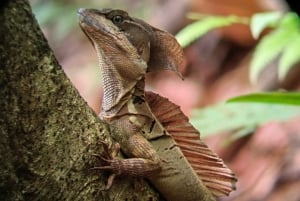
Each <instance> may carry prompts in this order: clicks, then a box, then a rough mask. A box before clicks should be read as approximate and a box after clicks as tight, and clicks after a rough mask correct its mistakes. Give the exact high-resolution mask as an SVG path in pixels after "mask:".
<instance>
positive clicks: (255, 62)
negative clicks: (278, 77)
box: [250, 29, 293, 84]
mask: <svg viewBox="0 0 300 201" xmlns="http://www.w3.org/2000/svg"><path fill="white" fill-rule="evenodd" d="M292 35H293V33H292V32H290V31H289V30H286V29H277V30H275V31H273V32H272V33H270V34H268V35H267V36H265V37H264V38H263V39H262V40H261V42H260V43H259V44H258V45H257V46H256V48H255V51H254V53H253V58H252V60H251V63H250V81H251V82H252V83H253V84H255V83H256V82H257V80H258V77H259V74H260V73H261V71H262V70H263V69H264V67H265V65H266V64H268V63H269V62H271V61H272V60H273V59H275V58H276V56H278V55H279V53H281V52H282V50H283V49H284V47H285V46H286V45H288V44H289V42H290V40H291V36H292Z"/></svg>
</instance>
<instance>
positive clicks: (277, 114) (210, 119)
mask: <svg viewBox="0 0 300 201" xmlns="http://www.w3.org/2000/svg"><path fill="white" fill-rule="evenodd" d="M299 115H300V107H296V106H288V105H276V104H260V103H232V104H218V105H215V106H211V107H207V108H204V109H198V110H195V111H194V112H193V114H192V116H191V118H190V121H191V123H192V124H193V125H194V126H195V127H196V128H197V129H198V130H199V131H200V133H201V137H207V136H211V135H214V134H217V133H219V132H226V131H236V132H237V131H239V130H242V129H246V130H247V129H248V131H249V129H250V130H251V128H255V127H257V126H260V125H262V124H264V123H266V122H269V121H274V120H277V121H278V120H287V119H289V118H292V117H295V116H299ZM249 132H250V131H249ZM240 134H241V133H240ZM242 134H245V130H244V131H243V132H242ZM242 134H241V135H242Z"/></svg>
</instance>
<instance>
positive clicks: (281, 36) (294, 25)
mask: <svg viewBox="0 0 300 201" xmlns="http://www.w3.org/2000/svg"><path fill="white" fill-rule="evenodd" d="M188 17H189V18H192V19H198V21H196V22H194V23H192V24H190V25H188V26H187V27H185V28H184V29H182V30H181V31H180V32H179V33H178V34H177V36H176V38H177V39H178V41H179V43H180V44H181V45H182V46H183V47H186V46H187V45H189V44H190V43H192V42H193V41H195V40H196V39H197V38H199V37H201V36H203V35H204V34H206V33H207V32H209V31H211V30H213V29H216V28H218V27H224V26H230V25H232V24H233V23H243V24H248V25H249V26H250V29H251V32H252V35H253V37H254V38H258V37H259V36H260V34H261V33H262V32H263V30H265V29H266V28H272V31H270V32H269V33H268V34H266V35H265V36H263V37H262V39H261V40H260V42H259V43H258V44H257V46H256V48H255V51H254V53H253V58H252V61H251V64H250V65H251V66H250V80H251V82H252V83H253V84H255V83H256V82H257V79H258V77H259V74H260V73H261V72H262V70H263V69H264V68H265V67H266V65H267V64H268V63H269V62H271V61H273V60H274V59H275V58H276V57H278V56H279V55H280V54H281V56H280V59H279V67H278V76H279V80H283V79H284V78H285V76H286V74H287V73H288V72H289V70H290V69H291V68H292V67H293V66H294V65H295V64H296V63H298V62H299V61H300V32H299V28H300V19H299V16H298V15H297V14H296V13H293V12H288V13H286V14H281V13H278V12H267V13H257V14H255V15H253V16H252V17H251V18H250V19H247V18H245V17H238V16H223V17H222V16H207V15H199V14H190V15H189V16H188Z"/></svg>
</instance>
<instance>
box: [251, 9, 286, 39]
mask: <svg viewBox="0 0 300 201" xmlns="http://www.w3.org/2000/svg"><path fill="white" fill-rule="evenodd" d="M281 17H282V14H281V13H280V12H264V13H257V14H255V15H253V16H252V17H251V20H250V29H251V32H252V35H253V37H254V38H255V39H257V38H258V37H259V35H260V34H261V32H262V31H263V30H264V29H265V28H267V27H274V26H275V25H276V24H277V23H278V21H279V19H280V18H281Z"/></svg>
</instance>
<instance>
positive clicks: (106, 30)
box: [77, 8, 117, 37]
mask: <svg viewBox="0 0 300 201" xmlns="http://www.w3.org/2000/svg"><path fill="white" fill-rule="evenodd" d="M77 15H78V19H79V25H80V27H81V29H82V30H83V32H84V33H85V34H86V35H87V36H88V37H90V36H89V35H90V34H89V33H90V32H91V33H92V32H98V33H101V34H103V35H106V36H108V37H111V36H112V35H114V34H115V33H114V32H115V31H117V30H114V27H112V26H109V25H108V20H107V19H105V17H104V16H102V15H101V14H100V13H99V12H98V10H95V9H85V8H80V9H79V10H78V11H77ZM96 18H97V19H96Z"/></svg>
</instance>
